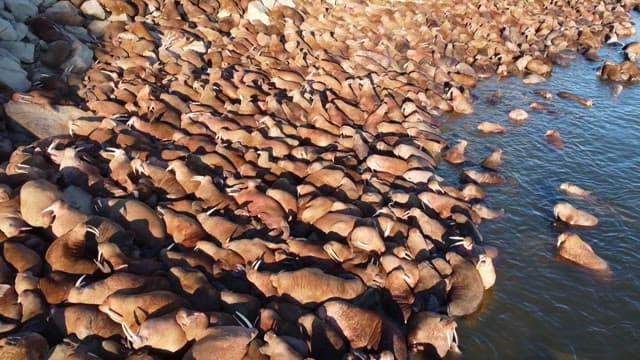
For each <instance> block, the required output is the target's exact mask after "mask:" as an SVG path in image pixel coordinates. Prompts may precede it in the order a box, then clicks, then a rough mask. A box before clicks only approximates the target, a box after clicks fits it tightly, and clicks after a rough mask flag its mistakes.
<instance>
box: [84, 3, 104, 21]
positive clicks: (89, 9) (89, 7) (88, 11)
mask: <svg viewBox="0 0 640 360" xmlns="http://www.w3.org/2000/svg"><path fill="white" fill-rule="evenodd" d="M80 11H82V13H83V14H85V15H87V16H93V17H94V18H96V19H100V20H104V18H106V17H107V13H106V12H105V11H104V8H103V7H102V5H100V3H99V2H98V0H87V1H85V2H84V3H82V5H80Z"/></svg>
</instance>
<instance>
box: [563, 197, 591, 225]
mask: <svg viewBox="0 0 640 360" xmlns="http://www.w3.org/2000/svg"><path fill="white" fill-rule="evenodd" d="M553 215H554V216H555V217H556V219H558V220H560V221H562V222H564V223H567V224H569V225H572V226H585V227H592V226H596V225H598V218H596V217H595V216H593V215H591V214H589V213H587V212H585V211H582V210H578V209H576V208H575V207H573V206H572V205H571V204H569V203H565V202H563V203H558V204H556V206H554V207H553Z"/></svg>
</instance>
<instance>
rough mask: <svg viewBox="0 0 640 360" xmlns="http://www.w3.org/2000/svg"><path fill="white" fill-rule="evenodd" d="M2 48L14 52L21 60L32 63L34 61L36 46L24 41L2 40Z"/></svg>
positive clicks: (0, 46)
mask: <svg viewBox="0 0 640 360" xmlns="http://www.w3.org/2000/svg"><path fill="white" fill-rule="evenodd" d="M0 48H3V49H6V50H8V51H10V52H11V53H12V54H14V55H15V56H16V57H17V58H18V59H20V61H22V62H24V63H27V64H31V63H33V61H34V58H33V57H34V53H35V50H36V47H35V46H34V45H33V44H30V43H28V42H24V41H0Z"/></svg>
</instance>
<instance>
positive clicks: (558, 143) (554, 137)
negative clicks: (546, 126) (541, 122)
mask: <svg viewBox="0 0 640 360" xmlns="http://www.w3.org/2000/svg"><path fill="white" fill-rule="evenodd" d="M544 138H545V140H547V142H548V143H549V144H551V145H553V146H555V147H556V148H558V149H562V148H563V147H564V144H562V139H561V138H560V133H559V132H558V131H557V130H547V132H546V133H545V134H544Z"/></svg>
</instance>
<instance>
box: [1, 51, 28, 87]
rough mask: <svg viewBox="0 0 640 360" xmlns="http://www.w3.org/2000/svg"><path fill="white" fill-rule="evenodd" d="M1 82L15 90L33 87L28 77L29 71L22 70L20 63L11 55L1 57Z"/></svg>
mask: <svg viewBox="0 0 640 360" xmlns="http://www.w3.org/2000/svg"><path fill="white" fill-rule="evenodd" d="M0 82H2V83H4V84H5V85H7V86H9V87H10V88H12V89H13V90H15V91H21V92H22V91H27V90H29V88H31V82H29V79H27V72H26V71H24V70H22V68H21V67H20V64H18V63H16V62H15V61H13V59H11V58H9V57H3V58H0Z"/></svg>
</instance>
